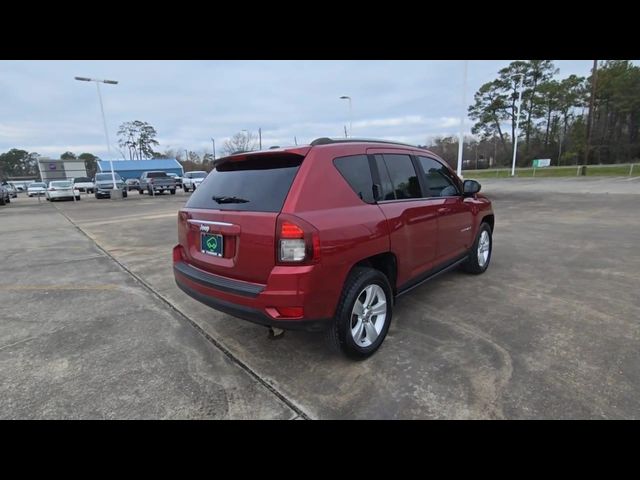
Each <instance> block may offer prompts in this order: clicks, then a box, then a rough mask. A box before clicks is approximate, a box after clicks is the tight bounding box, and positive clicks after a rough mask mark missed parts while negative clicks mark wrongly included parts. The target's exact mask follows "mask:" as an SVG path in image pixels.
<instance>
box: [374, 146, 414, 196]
mask: <svg viewBox="0 0 640 480" xmlns="http://www.w3.org/2000/svg"><path fill="white" fill-rule="evenodd" d="M383 158H384V164H385V165H386V167H387V171H388V173H389V177H390V178H391V183H392V185H393V192H394V193H395V197H396V199H398V200H403V199H409V198H421V197H422V192H421V190H420V183H419V181H418V174H417V173H416V169H415V168H413V162H412V161H411V157H410V156H409V155H400V154H395V153H392V154H387V153H385V154H384V155H383Z"/></svg>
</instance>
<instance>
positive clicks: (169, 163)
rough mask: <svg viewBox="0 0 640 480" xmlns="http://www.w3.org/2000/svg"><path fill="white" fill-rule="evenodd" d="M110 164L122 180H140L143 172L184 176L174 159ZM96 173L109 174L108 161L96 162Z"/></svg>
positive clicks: (124, 161)
mask: <svg viewBox="0 0 640 480" xmlns="http://www.w3.org/2000/svg"><path fill="white" fill-rule="evenodd" d="M112 163H113V170H114V171H115V172H116V173H117V174H118V175H120V176H121V177H122V178H123V179H124V180H127V179H129V178H140V177H141V176H142V174H143V173H144V172H150V171H152V170H156V171H158V170H161V171H163V172H167V173H175V174H176V175H179V176H183V175H184V170H183V169H182V165H180V163H179V162H178V161H177V160H176V159H174V158H172V159H153V160H114V161H113V162H112ZM98 172H99V173H109V172H111V165H110V164H109V161H108V160H98Z"/></svg>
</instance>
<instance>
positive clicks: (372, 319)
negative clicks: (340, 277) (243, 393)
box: [327, 267, 393, 360]
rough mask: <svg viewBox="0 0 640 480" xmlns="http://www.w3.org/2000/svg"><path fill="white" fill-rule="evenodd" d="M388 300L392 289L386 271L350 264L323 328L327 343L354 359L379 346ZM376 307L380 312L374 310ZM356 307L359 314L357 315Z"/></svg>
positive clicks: (386, 328) (386, 327) (386, 323)
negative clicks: (330, 318) (327, 324)
mask: <svg viewBox="0 0 640 480" xmlns="http://www.w3.org/2000/svg"><path fill="white" fill-rule="evenodd" d="M368 292H369V293H368ZM369 295H370V296H371V298H369ZM383 297H384V298H383ZM356 302H358V304H359V307H356ZM392 304H393V293H392V291H391V285H389V280H388V279H387V277H386V275H384V274H383V273H382V272H381V271H379V270H375V269H373V268H367V267H356V268H354V269H353V270H352V271H351V273H350V274H349V276H348V277H347V280H346V282H345V285H344V288H343V290H342V295H341V297H340V301H339V302H338V308H337V309H336V315H335V317H334V319H333V323H332V325H331V327H330V328H329V330H328V332H327V336H328V340H329V342H330V344H331V345H332V346H333V347H334V348H337V349H339V350H341V351H342V353H344V354H345V355H346V356H347V357H349V358H352V359H354V360H364V359H365V358H368V357H370V356H371V355H373V354H374V353H375V352H376V350H378V348H380V345H382V342H383V341H384V339H385V337H386V335H387V332H388V331H389V325H390V324H391V317H392V312H393V307H392ZM363 307H364V309H363ZM376 307H377V309H376ZM380 309H382V310H383V311H384V313H382V312H381V313H378V314H375V312H376V310H380ZM357 311H361V312H363V314H362V315H358V314H357V313H356V312H357ZM367 312H372V313H373V314H371V313H367ZM378 322H382V323H380V324H378ZM369 332H371V333H369Z"/></svg>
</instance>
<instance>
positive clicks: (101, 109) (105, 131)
mask: <svg viewBox="0 0 640 480" xmlns="http://www.w3.org/2000/svg"><path fill="white" fill-rule="evenodd" d="M75 79H76V80H79V81H81V82H95V84H96V88H97V89H98V100H99V101H100V111H101V112H102V123H103V125H104V136H105V138H106V139H107V152H108V154H109V166H110V167H111V181H112V182H113V190H118V187H117V185H116V174H115V172H114V171H113V160H112V158H111V143H110V142H109V131H108V130H107V119H106V117H105V116H104V106H103V105H102V94H101V93H100V84H101V83H106V84H108V85H117V84H118V82H117V81H116V80H98V79H95V78H87V77H75Z"/></svg>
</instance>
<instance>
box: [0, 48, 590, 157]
mask: <svg viewBox="0 0 640 480" xmlns="http://www.w3.org/2000/svg"><path fill="white" fill-rule="evenodd" d="M507 64H508V61H471V62H469V78H468V88H467V92H466V97H467V103H468V102H469V101H471V99H472V98H473V93H474V92H475V91H476V90H477V89H478V88H479V87H480V86H481V85H482V84H483V83H485V82H487V81H490V80H492V79H493V78H494V77H495V75H496V72H497V71H498V70H499V69H500V68H501V67H503V66H505V65H507ZM556 64H557V65H558V66H559V67H560V68H561V70H562V71H561V73H562V74H563V75H568V74H570V73H576V74H579V75H584V74H586V73H588V71H589V68H590V67H591V62H589V61H558V62H556ZM0 71H1V72H2V75H0V119H1V120H0V152H2V151H7V150H9V149H10V148H23V149H26V150H29V151H36V152H39V153H42V154H47V155H51V156H56V157H57V156H59V155H60V154H61V153H63V152H64V151H66V150H71V151H73V152H82V151H90V152H91V153H94V154H96V155H99V156H101V157H102V158H106V157H107V153H106V147H105V144H106V141H105V139H104V130H103V126H102V116H101V113H100V107H99V103H98V97H97V92H96V88H95V85H93V84H90V83H86V82H78V81H75V80H74V79H73V77H74V76H76V75H81V76H89V77H94V78H110V79H115V80H118V81H119V83H118V85H103V86H102V87H101V92H102V98H103V103H104V110H105V115H106V119H107V126H108V130H109V135H110V138H111V143H112V144H117V135H116V133H117V130H118V127H119V125H120V124H121V123H122V122H125V121H131V120H142V121H146V122H149V123H150V124H151V125H153V126H154V127H155V128H156V130H157V132H158V139H159V141H160V143H161V145H160V149H166V148H169V147H171V148H173V149H176V150H177V149H189V150H195V151H202V150H204V149H206V150H207V151H210V149H211V138H212V137H213V138H215V139H216V148H217V149H218V148H219V149H222V145H223V144H224V140H225V139H228V138H230V137H231V136H233V135H234V134H235V133H237V132H239V131H241V130H243V129H247V130H250V131H252V132H254V133H256V134H257V131H258V128H262V133H263V145H264V146H270V145H273V144H276V145H291V144H293V143H294V137H296V138H297V140H298V143H299V144H302V143H304V142H309V141H311V140H313V139H314V138H317V137H323V136H332V137H341V136H343V135H344V126H345V125H348V124H349V120H350V118H349V109H348V103H347V102H345V101H344V100H340V98H339V97H340V96H342V95H349V96H350V97H351V98H352V119H351V120H352V125H353V134H354V135H355V136H362V137H369V138H386V139H390V140H398V141H406V142H408V143H424V142H425V141H426V138H427V137H428V136H433V135H437V134H441V133H442V132H446V134H448V135H451V134H453V135H455V134H457V132H458V130H459V115H460V112H461V110H462V105H461V94H462V92H461V90H462V62H461V61H458V60H456V61H445V60H440V61H386V60H385V61H317V60H314V61H292V60H288V61H264V60H261V61H111V60H109V61H0ZM470 128H471V122H469V121H467V122H466V123H465V130H466V131H467V132H469V130H470ZM91 149H94V150H91Z"/></svg>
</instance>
